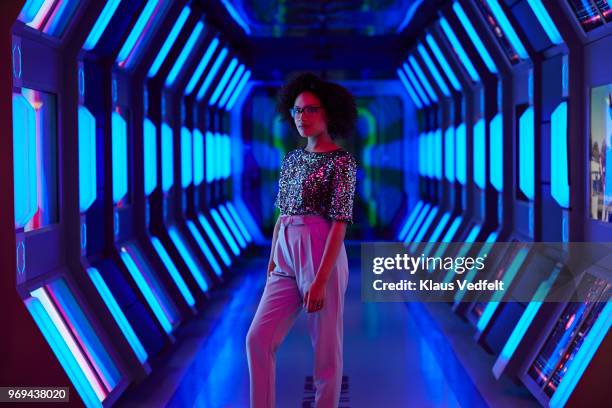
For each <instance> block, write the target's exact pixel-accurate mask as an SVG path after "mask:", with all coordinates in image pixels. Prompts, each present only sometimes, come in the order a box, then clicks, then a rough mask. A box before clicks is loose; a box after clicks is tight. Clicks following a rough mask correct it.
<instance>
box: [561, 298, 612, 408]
mask: <svg viewBox="0 0 612 408" xmlns="http://www.w3.org/2000/svg"><path fill="white" fill-rule="evenodd" d="M611 325H612V302H610V301H609V300H608V302H607V303H606V305H605V306H604V308H603V310H602V311H601V314H600V315H599V317H598V318H597V320H596V321H595V324H593V327H591V330H589V333H588V334H587V335H586V337H585V338H584V342H583V343H582V345H581V346H580V348H579V349H578V351H577V352H576V355H575V356H574V358H573V360H571V361H570V362H568V364H569V367H567V366H566V367H567V371H566V373H565V375H564V376H563V378H562V379H561V383H560V384H559V386H558V387H557V390H556V391H555V393H554V394H553V396H552V398H551V399H550V407H551V408H557V407H559V408H560V407H563V406H565V404H566V403H567V400H568V399H569V397H570V395H572V392H573V391H574V388H576V384H578V381H579V380H580V378H581V377H582V374H584V371H585V370H586V368H587V366H588V365H589V363H590V362H591V360H592V359H593V356H594V355H595V352H596V351H597V350H598V349H599V346H600V345H601V342H602V341H603V339H604V338H605V337H606V335H607V334H608V332H609V331H610V326H611Z"/></svg>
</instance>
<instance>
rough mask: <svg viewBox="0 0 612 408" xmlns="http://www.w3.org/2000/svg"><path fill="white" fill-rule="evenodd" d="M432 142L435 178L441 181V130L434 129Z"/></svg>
mask: <svg viewBox="0 0 612 408" xmlns="http://www.w3.org/2000/svg"><path fill="white" fill-rule="evenodd" d="M433 141H434V149H435V150H434V164H435V169H436V174H435V176H436V178H437V179H438V180H442V129H436V131H435V132H434V134H433Z"/></svg>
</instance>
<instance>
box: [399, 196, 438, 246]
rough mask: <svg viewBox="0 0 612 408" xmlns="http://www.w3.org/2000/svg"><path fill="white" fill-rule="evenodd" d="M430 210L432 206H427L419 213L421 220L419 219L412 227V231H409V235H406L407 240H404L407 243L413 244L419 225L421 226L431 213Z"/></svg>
mask: <svg viewBox="0 0 612 408" xmlns="http://www.w3.org/2000/svg"><path fill="white" fill-rule="evenodd" d="M430 208H431V204H425V207H423V209H422V210H421V212H420V213H419V218H417V220H416V222H415V223H414V224H413V225H412V226H411V228H410V231H408V235H406V239H405V240H404V242H405V243H407V242H412V238H414V235H415V234H416V232H417V231H418V228H419V225H421V222H422V221H423V219H424V218H425V216H426V215H427V213H428V212H429V209H430Z"/></svg>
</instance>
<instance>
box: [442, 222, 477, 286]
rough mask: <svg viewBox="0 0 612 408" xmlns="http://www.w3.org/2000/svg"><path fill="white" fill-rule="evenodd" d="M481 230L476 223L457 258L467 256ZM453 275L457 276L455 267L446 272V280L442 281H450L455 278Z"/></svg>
mask: <svg viewBox="0 0 612 408" xmlns="http://www.w3.org/2000/svg"><path fill="white" fill-rule="evenodd" d="M479 232H480V225H478V224H476V225H474V227H473V228H472V230H471V231H470V233H469V234H468V236H467V238H466V239H465V242H464V243H463V245H461V248H460V249H459V252H458V253H457V256H456V258H460V257H463V256H465V255H466V254H467V252H468V251H469V250H470V248H471V247H472V244H473V242H474V240H476V237H477V236H478V233H479ZM451 240H452V238H451ZM449 242H450V241H449ZM436 255H437V254H436ZM453 276H455V270H454V269H449V270H448V272H447V273H446V276H444V280H443V281H442V282H444V283H448V282H450V281H451V279H452V278H453Z"/></svg>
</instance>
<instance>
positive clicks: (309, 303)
mask: <svg viewBox="0 0 612 408" xmlns="http://www.w3.org/2000/svg"><path fill="white" fill-rule="evenodd" d="M326 286H327V285H326V282H323V281H322V280H321V279H317V278H315V279H314V280H313V281H312V283H311V284H310V288H308V290H307V291H306V293H305V294H304V306H305V307H306V311H307V312H308V313H312V312H318V311H319V310H321V309H323V307H324V306H325V287H326Z"/></svg>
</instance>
